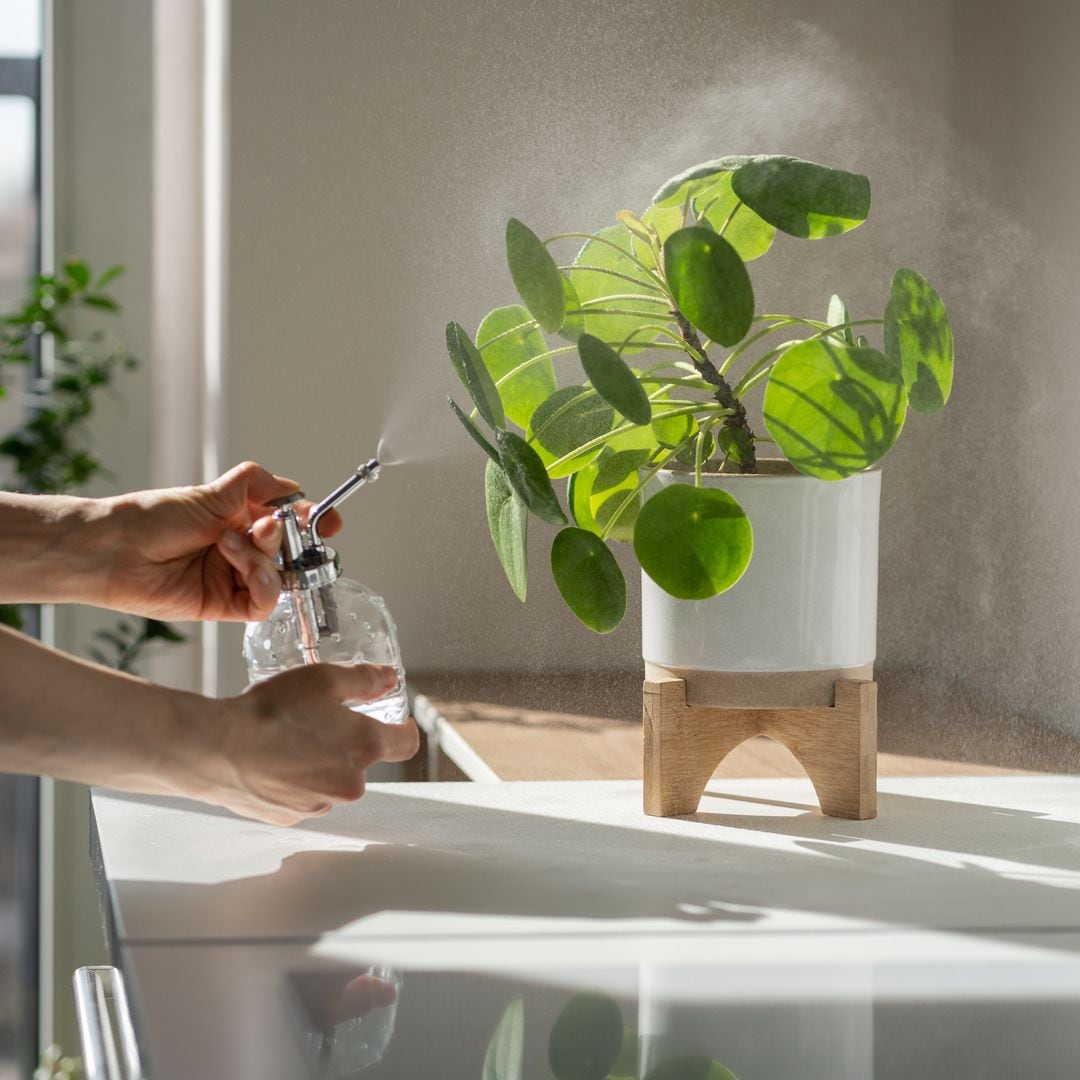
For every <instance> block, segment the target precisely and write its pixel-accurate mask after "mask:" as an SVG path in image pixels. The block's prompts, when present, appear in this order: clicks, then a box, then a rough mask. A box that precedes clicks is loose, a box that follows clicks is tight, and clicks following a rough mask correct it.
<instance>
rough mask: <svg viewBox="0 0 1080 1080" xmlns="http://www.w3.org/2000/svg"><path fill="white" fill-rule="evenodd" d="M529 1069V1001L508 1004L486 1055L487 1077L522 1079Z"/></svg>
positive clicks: (498, 1079)
mask: <svg viewBox="0 0 1080 1080" xmlns="http://www.w3.org/2000/svg"><path fill="white" fill-rule="evenodd" d="M524 1072H525V1003H524V1002H523V1001H522V1000H521V998H517V1000H515V1001H511V1002H510V1004H509V1005H507V1006H506V1010H505V1011H504V1012H503V1014H502V1018H501V1019H500V1020H499V1023H498V1024H497V1025H496V1027H495V1032H494V1034H493V1035H492V1036H491V1042H489V1043H488V1048H487V1053H486V1054H485V1055H484V1077H483V1080H522V1076H523V1075H524Z"/></svg>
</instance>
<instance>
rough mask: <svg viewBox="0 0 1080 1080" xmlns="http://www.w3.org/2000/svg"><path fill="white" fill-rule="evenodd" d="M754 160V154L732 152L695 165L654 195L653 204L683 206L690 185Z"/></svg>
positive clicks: (713, 177)
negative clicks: (726, 155)
mask: <svg viewBox="0 0 1080 1080" xmlns="http://www.w3.org/2000/svg"><path fill="white" fill-rule="evenodd" d="M753 160H754V155H753V154H731V155H729V156H728V157H722V158H714V159H713V160H712V161H705V162H702V163H701V164H700V165H694V166H693V167H692V168H689V169H686V170H684V171H683V172H681V173H679V174H678V175H677V176H673V177H672V178H671V179H670V180H669V181H668V182H667V183H666V184H664V185H663V186H662V187H661V188H660V190H659V191H658V192H657V193H656V194H655V195H654V196H653V198H652V201H653V204H654V205H655V206H660V207H665V206H682V204H683V202H684V201H685V199H686V196H687V194H688V185H691V184H693V183H694V182H695V181H700V180H705V179H715V178H716V176H717V174H719V173H726V172H731V171H732V170H733V169H738V168H741V167H742V166H743V165H745V164H746V163H747V162H750V161H753ZM690 193H691V194H692V192H690Z"/></svg>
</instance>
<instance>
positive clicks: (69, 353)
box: [0, 258, 184, 671]
mask: <svg viewBox="0 0 1080 1080" xmlns="http://www.w3.org/2000/svg"><path fill="white" fill-rule="evenodd" d="M123 272H124V268H123V267H122V266H112V267H109V268H108V269H107V270H105V271H104V272H103V273H101V274H98V275H96V276H95V275H94V274H93V272H92V271H91V269H90V267H89V266H88V265H87V264H86V263H85V262H83V261H82V260H81V259H76V258H71V259H68V260H66V261H65V262H64V264H63V266H62V268H61V269H60V270H59V271H58V272H57V273H55V274H39V275H37V276H35V277H33V278H31V279H30V282H29V290H28V291H29V295H28V296H27V297H26V298H25V300H24V301H23V302H22V303H21V304H19V305H18V306H17V307H16V309H15V310H14V311H13V312H11V313H10V314H9V315H6V316H5V317H4V318H3V319H2V320H0V375H2V373H3V369H4V368H5V367H6V368H7V369H8V370H11V369H13V368H22V369H25V370H26V371H28V373H29V374H28V379H29V381H30V383H31V391H30V400H31V415H30V417H29V418H28V419H27V420H26V421H25V422H24V423H23V424H22V425H21V426H20V427H19V428H17V429H16V430H15V431H12V432H10V433H9V434H7V435H6V436H5V437H4V438H2V439H0V457H3V458H6V459H7V460H8V461H9V462H10V463H11V471H12V473H13V474H14V476H15V479H16V481H17V483H16V485H15V487H16V489H17V490H21V491H32V492H36V493H39V494H59V493H64V492H71V491H74V490H77V489H79V488H81V487H83V486H84V485H85V484H87V483H89V481H91V480H92V479H94V478H95V477H97V476H107V475H108V472H107V470H106V469H105V467H104V465H103V463H102V462H101V461H100V460H99V458H98V456H97V455H96V454H95V453H94V451H93V448H92V445H91V442H90V435H89V431H88V428H87V421H88V420H89V419H90V417H91V416H92V414H93V411H94V405H95V402H96V400H97V398H98V395H99V394H101V393H105V392H109V391H111V390H112V389H113V384H114V382H115V380H116V377H117V375H118V374H120V373H121V372H122V371H130V370H132V369H134V368H135V367H137V366H138V360H137V359H136V358H135V357H133V356H132V355H131V354H130V353H129V352H128V350H127V347H126V345H125V344H124V342H123V341H122V340H120V339H119V338H118V337H116V336H115V335H110V334H109V333H107V331H106V330H105V329H104V328H103V327H102V326H101V325H100V323H101V321H102V319H108V318H111V317H115V316H116V315H118V314H119V312H120V305H119V304H118V303H117V302H116V300H115V298H114V297H113V296H111V295H110V294H109V293H108V292H107V291H106V290H107V288H108V286H109V285H110V284H111V283H112V282H113V281H115V280H116V278H118V277H119V276H120V275H121V274H122V273H123ZM87 316H96V318H95V319H94V320H93V322H94V323H95V324H96V325H90V326H89V327H88V329H87V330H86V332H80V333H76V332H75V322H76V320H78V325H79V326H80V328H81V327H84V326H87V325H88V324H87ZM45 342H49V343H51V345H52V351H53V361H52V364H51V368H52V370H51V372H50V373H49V374H41V375H37V374H36V369H39V368H40V358H41V355H42V346H43V343H45ZM6 392H7V390H6V386H5V385H4V382H3V381H2V380H0V397H2V396H4V395H5V394H6ZM0 623H3V624H5V625H7V626H12V627H15V628H16V629H20V628H21V627H22V624H23V620H22V617H21V614H20V612H19V609H18V608H17V607H14V606H12V605H0ZM94 639H95V640H94V644H92V645H90V646H89V647H88V648H87V650H86V651H87V654H88V655H89V656H90V657H91V659H93V660H96V661H97V662H98V663H102V664H107V665H109V666H111V667H115V668H118V669H119V670H121V671H132V670H134V668H135V665H136V664H137V662H138V661H139V659H140V657H141V656H143V654H144V653H145V650H146V648H147V647H148V646H149V645H151V644H152V643H153V642H180V641H183V640H184V637H183V635H182V634H180V633H179V632H178V631H176V630H174V629H173V628H172V627H171V626H169V625H168V624H167V623H164V622H161V621H160V620H157V619H136V620H131V621H128V620H122V621H120V622H119V623H118V624H117V625H116V626H115V627H112V628H102V629H99V630H96V631H95V632H94Z"/></svg>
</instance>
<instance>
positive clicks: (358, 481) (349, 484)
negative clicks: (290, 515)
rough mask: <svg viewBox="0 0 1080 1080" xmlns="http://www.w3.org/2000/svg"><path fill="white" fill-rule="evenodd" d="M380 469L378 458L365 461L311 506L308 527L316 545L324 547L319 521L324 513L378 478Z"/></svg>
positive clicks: (312, 540)
mask: <svg viewBox="0 0 1080 1080" xmlns="http://www.w3.org/2000/svg"><path fill="white" fill-rule="evenodd" d="M379 469H380V466H379V459H378V458H372V459H371V460H370V461H366V462H364V464H363V465H359V466H357V469H356V471H355V472H354V473H353V474H352V476H350V477H349V478H348V480H346V481H345V482H344V483H343V484H340V485H338V487H336V488H334V490H333V491H331V492H330V494H329V495H327V496H326V498H325V499H323V500H322V502H319V503H317V504H316V505H315V506H313V507H312V508H311V513H310V514H309V515H308V528H309V529H310V530H311V542H312V543H313V544H314V545H315V546H316V547H322V543H323V542H322V537H321V536H319V521H320V520H321V519H322V516H323V514H325V513H326V512H327V511H328V510H332V509H333V508H334V507H335V506H338V505H339V504H341V503H343V502H344V501H345V500H346V499H347V498H348V497H349V496H350V495H351V494H352V493H353V492H354V491H355V490H356V489H357V488H358V487H361V486H363V485H364V484H366V483H368V482H370V481H374V480H378V479H379Z"/></svg>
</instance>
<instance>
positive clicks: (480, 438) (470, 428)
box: [446, 397, 499, 462]
mask: <svg viewBox="0 0 1080 1080" xmlns="http://www.w3.org/2000/svg"><path fill="white" fill-rule="evenodd" d="M446 400H447V402H449V404H450V408H451V409H452V410H453V412H454V415H455V416H456V417H457V418H458V419H459V420H460V421H461V422H462V424H463V425H464V426H465V430H466V431H467V432H468V433H469V434H470V435H471V436H472V437H473V439H475V440H476V445H477V446H479V447H480V449H481V450H483V451H484V453H485V454H487V455H488V457H489V458H491V460H492V461H495V462H498V461H499V452H498V450H496V449H495V447H494V446H492V445H491V443H489V442H488V441H487V439H486V438H484V435H483V433H482V432H481V431H480V429H479V428H478V427H477V426H476V425H475V424H474V423H473V422H472V421H471V420H470V419H469V418H468V417H467V416H466V415H465V413H464V412H463V411H462V409H461V407H460V406H459V405H458V403H457V402H456V401H455V400H454V399H453V398H452V397H448V398H447V399H446Z"/></svg>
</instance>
